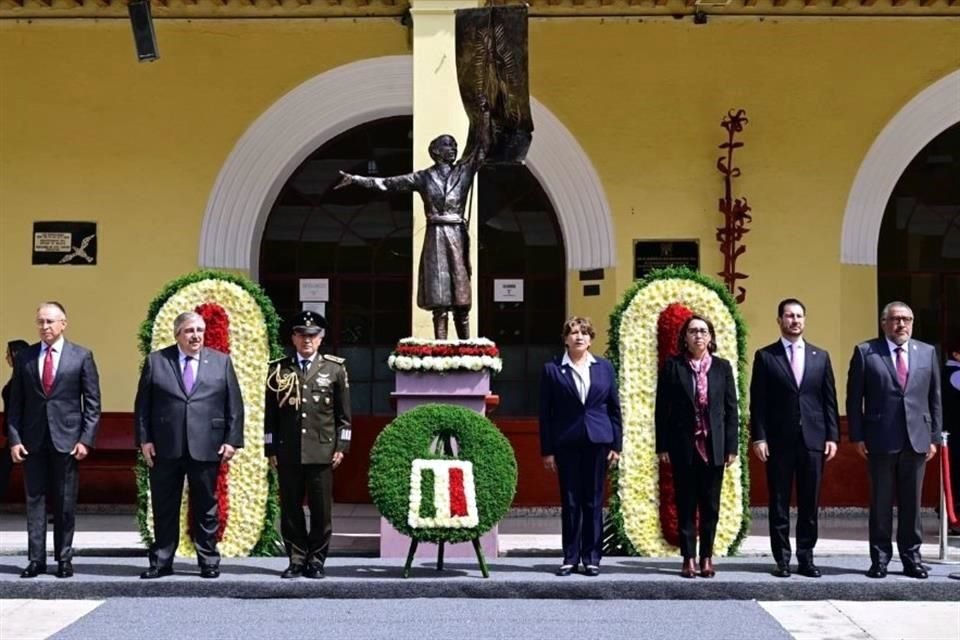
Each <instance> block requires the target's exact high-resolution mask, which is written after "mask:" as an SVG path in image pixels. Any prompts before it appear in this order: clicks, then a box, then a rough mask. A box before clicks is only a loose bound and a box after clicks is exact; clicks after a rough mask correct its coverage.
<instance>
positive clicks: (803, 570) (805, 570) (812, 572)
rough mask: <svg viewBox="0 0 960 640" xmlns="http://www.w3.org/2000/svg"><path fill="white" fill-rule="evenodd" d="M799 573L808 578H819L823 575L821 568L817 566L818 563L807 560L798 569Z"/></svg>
mask: <svg viewBox="0 0 960 640" xmlns="http://www.w3.org/2000/svg"><path fill="white" fill-rule="evenodd" d="M797 573H799V574H800V575H802V576H806V577H808V578H819V577H820V576H822V575H823V574H822V573H820V569H819V568H817V565H815V564H813V563H812V562H805V563H804V564H801V565H800V567H799V568H798V569H797Z"/></svg>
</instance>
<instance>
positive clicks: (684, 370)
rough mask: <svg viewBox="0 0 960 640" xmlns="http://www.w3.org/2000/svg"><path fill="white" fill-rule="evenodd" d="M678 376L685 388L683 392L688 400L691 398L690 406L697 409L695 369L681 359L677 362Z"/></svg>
mask: <svg viewBox="0 0 960 640" xmlns="http://www.w3.org/2000/svg"><path fill="white" fill-rule="evenodd" d="M711 368H712V367H711ZM677 375H678V376H679V377H680V386H681V387H683V390H684V391H686V392H687V398H689V400H690V404H692V405H693V406H694V408H696V406H697V403H696V400H695V399H694V397H693V376H694V373H693V369H691V368H690V365H688V364H687V361H686V359H684V358H681V359H680V360H678V361H677Z"/></svg>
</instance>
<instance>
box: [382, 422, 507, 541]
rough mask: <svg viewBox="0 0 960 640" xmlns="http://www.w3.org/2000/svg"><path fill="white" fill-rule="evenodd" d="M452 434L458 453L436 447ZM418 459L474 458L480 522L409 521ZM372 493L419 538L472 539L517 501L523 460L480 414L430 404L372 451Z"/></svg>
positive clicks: (399, 525)
mask: <svg viewBox="0 0 960 640" xmlns="http://www.w3.org/2000/svg"><path fill="white" fill-rule="evenodd" d="M447 437H452V438H453V439H454V440H456V443H457V447H458V455H457V456H449V455H442V454H439V453H436V452H434V451H433V450H432V449H433V445H434V443H435V442H436V441H437V439H438V438H440V440H441V441H442V440H443V439H444V438H447ZM416 459H433V460H453V459H459V460H468V461H470V462H471V463H472V464H473V478H474V486H475V489H476V501H477V515H478V522H477V525H476V526H475V527H470V528H413V527H411V526H410V524H409V523H408V521H407V516H408V512H409V507H410V474H411V468H412V466H413V461H414V460H416ZM369 487H370V496H371V497H372V498H373V503H374V504H375V505H376V506H377V509H378V510H379V511H380V514H381V515H382V516H383V517H384V518H386V519H387V521H388V522H390V524H391V525H393V527H394V529H396V530H397V531H399V532H400V533H402V534H404V535H406V536H408V537H410V538H413V539H414V540H416V541H418V542H466V541H468V540H473V539H475V538H479V537H480V536H481V535H483V534H484V533H486V532H487V531H489V530H490V529H491V528H492V527H493V526H494V525H496V524H497V523H498V522H499V521H500V520H501V519H502V518H503V516H504V515H506V513H507V510H508V509H509V508H510V505H511V504H512V503H513V497H514V494H515V493H516V490H517V460H516V457H515V456H514V453H513V447H511V446H510V442H509V441H508V440H507V438H506V437H505V436H504V435H503V434H502V433H501V432H500V430H499V429H498V428H497V427H496V426H495V425H494V424H493V423H492V422H490V421H489V420H488V419H487V418H485V417H483V416H481V415H480V414H478V413H476V412H474V411H470V410H469V409H465V408H463V407H458V406H454V405H444V404H425V405H421V406H419V407H417V408H415V409H412V410H410V411H408V412H406V413H404V414H402V415H400V416H397V418H396V419H395V420H394V421H393V422H391V423H390V424H388V425H387V427H386V428H385V429H384V430H383V431H382V432H381V433H380V435H379V436H377V440H376V442H375V443H374V445H373V449H372V450H371V451H370V476H369Z"/></svg>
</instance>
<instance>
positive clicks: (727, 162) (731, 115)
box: [717, 109, 753, 304]
mask: <svg viewBox="0 0 960 640" xmlns="http://www.w3.org/2000/svg"><path fill="white" fill-rule="evenodd" d="M747 122H749V120H747V112H746V111H744V110H743V109H737V110H736V111H734V110H733V109H731V110H730V111H728V112H727V116H726V117H725V118H724V119H723V120H722V121H721V122H720V126H721V127H723V128H724V129H726V130H727V141H726V142H724V143H723V144H721V145H720V146H719V148H720V149H724V150H726V152H727V155H726V157H725V158H724V157H723V156H721V157H719V158H717V169H718V170H719V171H720V173H722V174H723V184H724V195H723V197H722V198H720V205H719V209H720V213H722V214H723V226H722V227H717V242H719V243H720V253H721V254H723V271H720V272H719V273H718V274H717V275H719V276H720V277H721V278H723V281H724V283H725V284H726V285H727V290H728V291H729V292H730V293H731V294H733V295H735V296H736V300H737V304H742V303H743V301H744V300H745V299H746V297H747V290H746V289H745V288H744V287H742V286H739V285H738V284H737V281H738V280H743V279H746V278H749V277H750V276H748V275H747V274H745V273H743V272H740V271H737V258H739V257H740V256H741V255H743V254H744V253H746V251H747V246H746V245H745V244H741V243H740V241H741V240H742V239H743V236H744V234H746V233H748V232H749V231H750V229H748V228H747V224H748V223H749V222H752V221H753V218H752V217H751V216H750V211H751V209H750V205H749V204H747V198H746V197H743V198H734V197H733V179H734V178H739V177H740V168H739V167H736V166H734V164H733V152H734V151H735V150H737V149H739V148H740V147H742V146H743V144H744V143H742V142H736V141H735V140H734V138H735V137H736V135H737V134H738V133H740V132H741V131H743V127H744V126H745V125H746V124H747Z"/></svg>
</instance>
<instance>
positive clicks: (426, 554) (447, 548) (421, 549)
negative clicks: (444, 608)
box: [380, 518, 498, 562]
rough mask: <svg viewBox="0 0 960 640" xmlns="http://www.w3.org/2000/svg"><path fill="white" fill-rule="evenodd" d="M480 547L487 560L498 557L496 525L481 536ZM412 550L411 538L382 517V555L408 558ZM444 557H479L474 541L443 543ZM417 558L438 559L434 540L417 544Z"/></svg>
mask: <svg viewBox="0 0 960 640" xmlns="http://www.w3.org/2000/svg"><path fill="white" fill-rule="evenodd" d="M480 547H481V548H482V549H483V555H484V557H485V558H486V560H487V562H489V561H490V560H491V559H494V558H496V557H497V551H498V548H497V527H494V528H493V529H491V530H490V531H488V532H487V533H485V534H483V536H481V537H480ZM409 552H410V538H408V537H407V536H405V535H403V534H402V533H399V532H398V531H397V530H396V529H394V528H393V527H392V526H391V525H390V523H389V522H387V520H386V519H385V518H380V557H381V558H406V557H407V553H409ZM443 557H444V558H445V559H446V558H470V559H473V560H474V561H475V560H476V558H477V554H476V552H475V551H474V550H473V543H472V542H461V543H458V544H445V545H443ZM414 558H416V559H417V560H428V561H430V560H432V561H433V562H436V561H437V545H435V544H433V543H432V542H421V543H420V544H419V545H417V553H416V555H415V556H414Z"/></svg>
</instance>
